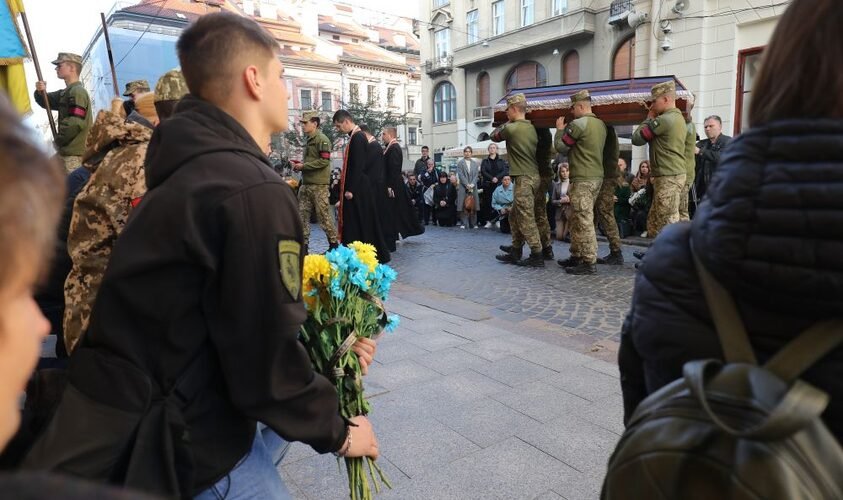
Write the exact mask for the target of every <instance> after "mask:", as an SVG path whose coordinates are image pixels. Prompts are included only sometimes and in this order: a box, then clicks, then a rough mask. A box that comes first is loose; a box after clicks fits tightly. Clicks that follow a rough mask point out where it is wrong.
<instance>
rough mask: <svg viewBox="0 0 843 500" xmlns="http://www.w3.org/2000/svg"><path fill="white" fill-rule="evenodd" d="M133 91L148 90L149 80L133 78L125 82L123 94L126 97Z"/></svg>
mask: <svg viewBox="0 0 843 500" xmlns="http://www.w3.org/2000/svg"><path fill="white" fill-rule="evenodd" d="M135 92H149V82H147V81H146V80H133V81H131V82H129V83H127V84H126V91H125V92H123V95H124V96H126V97H128V96H130V95H132V94H134V93H135Z"/></svg>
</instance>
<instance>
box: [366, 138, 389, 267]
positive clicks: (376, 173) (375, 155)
mask: <svg viewBox="0 0 843 500" xmlns="http://www.w3.org/2000/svg"><path fill="white" fill-rule="evenodd" d="M360 130H361V131H362V132H363V133H364V134H366V140H367V141H369V147H368V149H367V155H366V175H367V176H368V177H369V181H370V182H371V183H372V187H373V189H372V192H373V193H374V195H375V206H376V207H377V213H378V218H379V219H380V223H381V232H382V233H383V239H384V241H386V247H387V248H388V249H389V251H390V252H394V251H395V241H396V240H397V239H398V234H397V233H396V232H395V217H394V216H393V215H392V212H390V210H389V208H390V203H389V195H388V192H387V189H386V168H385V166H384V158H383V146H381V145H380V143H379V142H378V140H377V138H376V137H375V136H373V135H372V132H371V131H370V130H369V127H367V126H366V125H360Z"/></svg>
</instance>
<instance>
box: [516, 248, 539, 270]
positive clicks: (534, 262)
mask: <svg viewBox="0 0 843 500" xmlns="http://www.w3.org/2000/svg"><path fill="white" fill-rule="evenodd" d="M516 264H517V265H519V266H521V267H544V255H543V254H542V252H530V256H529V257H527V258H526V259H523V260H519V261H518V262H516Z"/></svg>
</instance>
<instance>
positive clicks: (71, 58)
mask: <svg viewBox="0 0 843 500" xmlns="http://www.w3.org/2000/svg"><path fill="white" fill-rule="evenodd" d="M63 62H71V63H76V64H82V56H80V55H79V54H73V53H71V52H59V56H58V57H57V58H56V60H55V61H53V64H56V65H58V64H61V63H63Z"/></svg>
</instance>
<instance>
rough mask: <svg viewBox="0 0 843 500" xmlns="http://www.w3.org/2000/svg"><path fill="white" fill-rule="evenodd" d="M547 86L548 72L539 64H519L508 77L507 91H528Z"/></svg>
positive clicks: (530, 62) (531, 62) (529, 62)
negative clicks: (532, 88) (528, 89)
mask: <svg viewBox="0 0 843 500" xmlns="http://www.w3.org/2000/svg"><path fill="white" fill-rule="evenodd" d="M545 85H547V71H546V70H545V69H544V66H542V65H541V64H539V63H537V62H533V61H528V62H524V63H521V64H519V65H518V66H516V67H515V68H513V69H512V71H510V72H509V76H507V77H506V91H507V92H509V91H510V90H512V89H526V88H530V87H543V86H545Z"/></svg>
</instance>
